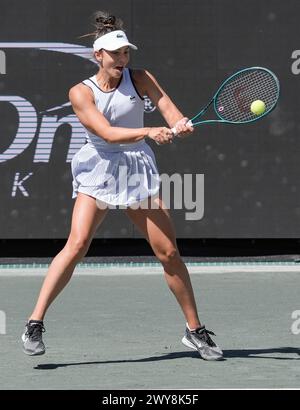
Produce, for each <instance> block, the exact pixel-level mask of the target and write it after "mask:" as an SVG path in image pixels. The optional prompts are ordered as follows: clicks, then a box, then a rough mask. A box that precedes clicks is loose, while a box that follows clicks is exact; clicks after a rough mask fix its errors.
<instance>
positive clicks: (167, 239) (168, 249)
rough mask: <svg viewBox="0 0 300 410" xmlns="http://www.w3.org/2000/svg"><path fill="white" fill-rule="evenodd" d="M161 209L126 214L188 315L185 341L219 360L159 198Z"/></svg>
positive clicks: (218, 353) (220, 351) (207, 356)
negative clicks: (146, 242) (149, 246)
mask: <svg viewBox="0 0 300 410" xmlns="http://www.w3.org/2000/svg"><path fill="white" fill-rule="evenodd" d="M154 202H157V208H158V209H151V207H149V209H136V210H133V209H130V208H129V209H128V210H127V211H126V212H127V215H128V216H129V218H130V219H131V220H132V221H133V222H134V224H135V225H136V226H137V227H138V228H139V229H140V231H141V232H142V233H143V234H144V235H145V237H146V239H147V240H148V242H149V244H150V245H151V247H152V249H153V251H154V253H155V255H156V256H157V258H158V259H159V260H160V262H161V263H162V265H163V267H164V273H165V277H166V280H167V283H168V285H169V288H170V289H171V291H172V292H173V293H174V295H175V296H176V298H177V300H178V303H179V305H180V306H181V308H182V311H183V313H184V315H185V318H186V321H187V327H186V331H185V335H184V337H183V338H182V343H183V344H184V345H185V346H188V347H189V348H191V349H193V350H198V352H199V354H200V356H201V357H202V358H203V359H205V360H220V359H222V358H223V353H222V350H221V349H220V348H219V346H217V345H216V344H215V343H214V341H213V340H212V339H211V337H210V334H214V333H213V332H210V331H208V330H206V328H205V326H201V324H200V321H199V318H198V314H197V308H196V303H195V298H194V293H193V288H192V285H191V281H190V276H189V273H188V270H187V267H186V265H185V264H184V263H183V261H182V259H181V257H180V255H179V252H178V248H177V245H176V238H175V230H174V227H173V223H172V221H171V218H170V215H169V212H168V210H167V209H166V207H165V206H164V204H163V202H162V201H161V200H160V199H159V198H156V199H154Z"/></svg>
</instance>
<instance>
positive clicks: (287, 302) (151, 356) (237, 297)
mask: <svg viewBox="0 0 300 410" xmlns="http://www.w3.org/2000/svg"><path fill="white" fill-rule="evenodd" d="M189 269H190V272H191V277H192V282H193V286H194V291H195V295H196V300H197V304H198V309H199V312H200V315H201V318H202V322H203V323H204V324H206V327H207V328H208V329H210V330H213V331H214V332H215V333H216V334H217V336H216V338H215V340H216V342H217V343H218V344H219V345H220V346H221V347H222V348H223V350H224V354H225V360H224V361H222V362H205V361H203V360H201V359H200V358H198V355H197V353H196V352H194V351H191V350H189V349H187V348H186V347H185V346H183V345H182V344H181V337H182V335H183V332H184V327H185V322H184V318H183V316H182V314H181V311H180V309H179V307H178V306H177V303H176V302H175V298H174V297H173V295H172V294H171V292H170V291H169V289H168V288H167V285H166V283H165V280H164V278H163V275H162V274H161V272H162V271H161V268H160V267H159V266H158V265H156V264H153V263H149V264H141V263H139V264H136V265H134V264H131V265H130V266H128V264H127V266H126V264H123V265H122V264H120V263H119V264H94V265H82V266H81V267H78V268H77V269H76V274H75V275H74V277H73V279H72V281H71V283H70V284H69V286H68V287H67V288H66V289H65V290H64V291H63V293H62V294H61V295H60V296H59V298H58V299H57V300H56V301H55V303H54V304H53V305H52V307H51V308H50V310H49V312H48V315H47V318H46V321H45V326H46V333H45V334H44V340H45V343H46V347H47V352H46V355H44V356H39V357H28V356H25V355H24V354H23V353H22V350H21V344H20V335H21V333H22V331H23V327H24V323H25V320H26V317H27V315H28V314H29V313H30V312H31V309H32V307H33V304H34V302H35V300H36V297H37V295H38V292H39V289H40V286H41V283H42V280H43V275H44V273H45V271H46V267H45V266H43V265H42V264H41V265H40V266H31V267H30V266H28V267H25V266H24V265H23V267H22V268H18V266H17V265H15V266H14V267H13V265H10V266H6V267H4V266H1V269H0V311H2V312H4V314H5V315H6V326H5V332H6V334H1V333H0V355H1V373H0V388H1V389H112V390H113V389H155V388H160V389H164V388H168V389H169V388H174V389H201V388H299V387H300V334H297V332H295V330H297V329H299V330H300V324H298V326H297V324H296V323H295V318H294V319H293V318H292V313H293V312H295V311H297V310H299V311H300V297H299V296H300V268H299V265H297V264H296V263H293V262H285V263H278V262H273V263H243V262H241V261H240V262H238V263H235V264H232V263H231V264H230V263H229V262H226V263H202V264H201V263H198V264H197V263H195V264H190V266H189ZM2 317H3V314H2ZM298 317H300V312H299V316H298ZM293 322H294V325H293ZM0 328H1V327H0ZM3 330H4V326H3V323H2V333H3Z"/></svg>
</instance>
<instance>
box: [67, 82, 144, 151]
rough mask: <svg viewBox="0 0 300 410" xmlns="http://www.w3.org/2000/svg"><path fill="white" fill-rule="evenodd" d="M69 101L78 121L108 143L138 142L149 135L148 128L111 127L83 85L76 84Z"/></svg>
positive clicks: (90, 93)
mask: <svg viewBox="0 0 300 410" xmlns="http://www.w3.org/2000/svg"><path fill="white" fill-rule="evenodd" d="M69 99H70V101H71V104H72V107H73V110H74V112H75V114H76V115H77V117H78V119H79V121H80V122H81V123H82V125H84V126H85V127H86V128H87V129H88V130H90V131H91V132H92V133H93V134H95V135H99V136H101V137H102V138H103V139H104V140H105V141H106V142H109V143H132V142H138V141H140V140H142V139H144V138H145V136H148V135H149V132H150V128H122V127H112V126H111V125H110V123H109V122H108V121H107V119H106V118H105V117H104V115H103V114H102V113H101V112H100V111H99V110H98V109H97V107H96V105H95V102H94V98H93V93H92V91H91V89H90V88H89V87H87V86H86V85H84V84H77V85H75V86H74V87H72V88H71V89H70V91H69Z"/></svg>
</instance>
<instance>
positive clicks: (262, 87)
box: [172, 67, 280, 135]
mask: <svg viewBox="0 0 300 410" xmlns="http://www.w3.org/2000/svg"><path fill="white" fill-rule="evenodd" d="M279 93H280V86H279V81H278V78H277V77H276V75H275V74H274V73H272V71H270V70H268V69H267V68H263V67H250V68H245V69H243V70H240V71H238V72H237V73H235V74H233V75H231V76H230V77H229V78H227V79H226V80H225V81H224V82H223V83H222V85H221V86H220V88H219V89H218V91H217V92H216V94H215V95H214V97H213V98H212V99H211V101H210V102H209V103H208V104H207V105H206V106H205V107H204V108H203V109H202V110H201V111H199V113H198V114H196V115H195V116H194V117H193V118H192V119H191V120H189V121H188V124H189V125H192V126H193V127H197V126H198V125H202V124H212V123H226V124H246V123H250V122H254V121H257V120H260V119H262V118H263V117H265V116H266V115H267V114H269V113H270V112H271V111H272V110H273V109H274V108H275V106H276V104H277V101H278V98H279ZM257 102H258V104H260V105H259V107H260V108H263V111H262V112H260V111H261V109H260V110H258V111H259V113H255V110H253V105H252V104H253V103H257ZM211 105H212V106H213V109H214V112H215V114H216V116H217V118H215V119H208V120H202V119H201V117H202V116H203V115H204V114H205V112H206V111H207V110H208V108H209V107H210V106H211ZM251 106H252V111H251ZM254 108H255V106H254ZM253 111H254V112H253ZM172 132H173V134H174V135H177V131H176V128H175V127H173V128H172Z"/></svg>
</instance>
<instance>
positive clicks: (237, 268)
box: [0, 262, 300, 277]
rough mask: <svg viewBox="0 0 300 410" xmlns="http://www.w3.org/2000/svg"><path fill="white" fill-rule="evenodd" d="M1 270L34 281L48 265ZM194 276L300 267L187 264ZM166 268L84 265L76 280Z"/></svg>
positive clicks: (284, 270)
mask: <svg viewBox="0 0 300 410" xmlns="http://www.w3.org/2000/svg"><path fill="white" fill-rule="evenodd" d="M4 266H6V267H5V268H3V267H2V266H0V277H15V276H22V277H30V276H44V275H45V274H46V272H47V268H48V265H45V264H44V265H38V266H35V265H28V266H26V265H25V266H26V267H25V266H24V265H19V266H18V265H12V266H11V265H9V266H10V267H7V265H4ZM187 267H188V270H189V272H190V273H191V274H195V275H201V274H202V275H203V274H228V273H289V272H293V273H299V274H300V265H299V264H296V263H292V262H276V263H275V262H274V263H267V262H264V263H262V262H260V263H253V262H252V263H250V262H249V263H242V262H240V263H230V262H226V263H187ZM162 271H163V269H162V266H161V265H160V264H158V263H157V264H156V263H148V264H146V263H145V264H128V263H127V264H125V263H124V264H120V263H117V264H112V263H110V264H81V265H78V266H77V267H76V269H75V272H74V275H76V276H134V275H161V274H162Z"/></svg>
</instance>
